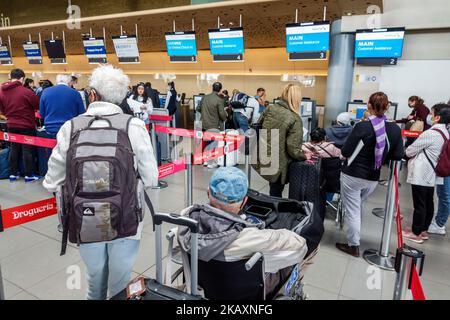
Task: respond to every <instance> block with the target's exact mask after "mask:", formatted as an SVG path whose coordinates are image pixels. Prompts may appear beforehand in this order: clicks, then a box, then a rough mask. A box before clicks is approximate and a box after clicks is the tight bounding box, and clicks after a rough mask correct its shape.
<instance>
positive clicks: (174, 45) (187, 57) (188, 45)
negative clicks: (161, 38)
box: [166, 31, 197, 62]
mask: <svg viewBox="0 0 450 320" xmlns="http://www.w3.org/2000/svg"><path fill="white" fill-rule="evenodd" d="M166 47H167V54H168V55H169V57H170V62H197V42H196V39H195V31H187V32H166Z"/></svg>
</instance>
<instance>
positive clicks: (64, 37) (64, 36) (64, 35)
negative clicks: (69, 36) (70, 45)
mask: <svg viewBox="0 0 450 320" xmlns="http://www.w3.org/2000/svg"><path fill="white" fill-rule="evenodd" d="M62 33H63V35H62V36H63V46H64V52H65V51H66V33H65V32H64V30H63V32H62Z"/></svg>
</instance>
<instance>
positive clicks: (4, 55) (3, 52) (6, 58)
mask: <svg viewBox="0 0 450 320" xmlns="http://www.w3.org/2000/svg"><path fill="white" fill-rule="evenodd" d="M11 64H13V63H12V58H11V53H10V52H9V49H8V47H7V46H6V45H3V44H0V65H11Z"/></svg>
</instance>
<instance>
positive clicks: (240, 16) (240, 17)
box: [239, 14, 242, 28]
mask: <svg viewBox="0 0 450 320" xmlns="http://www.w3.org/2000/svg"><path fill="white" fill-rule="evenodd" d="M239 26H240V27H241V28H242V14H240V15H239Z"/></svg>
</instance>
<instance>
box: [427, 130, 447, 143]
mask: <svg viewBox="0 0 450 320" xmlns="http://www.w3.org/2000/svg"><path fill="white" fill-rule="evenodd" d="M431 130H433V131H437V132H439V134H440V135H441V136H442V138H444V142H447V140H448V138H447V137H446V136H445V134H444V133H443V132H442V131H441V130H440V129H438V128H434V129H431Z"/></svg>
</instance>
